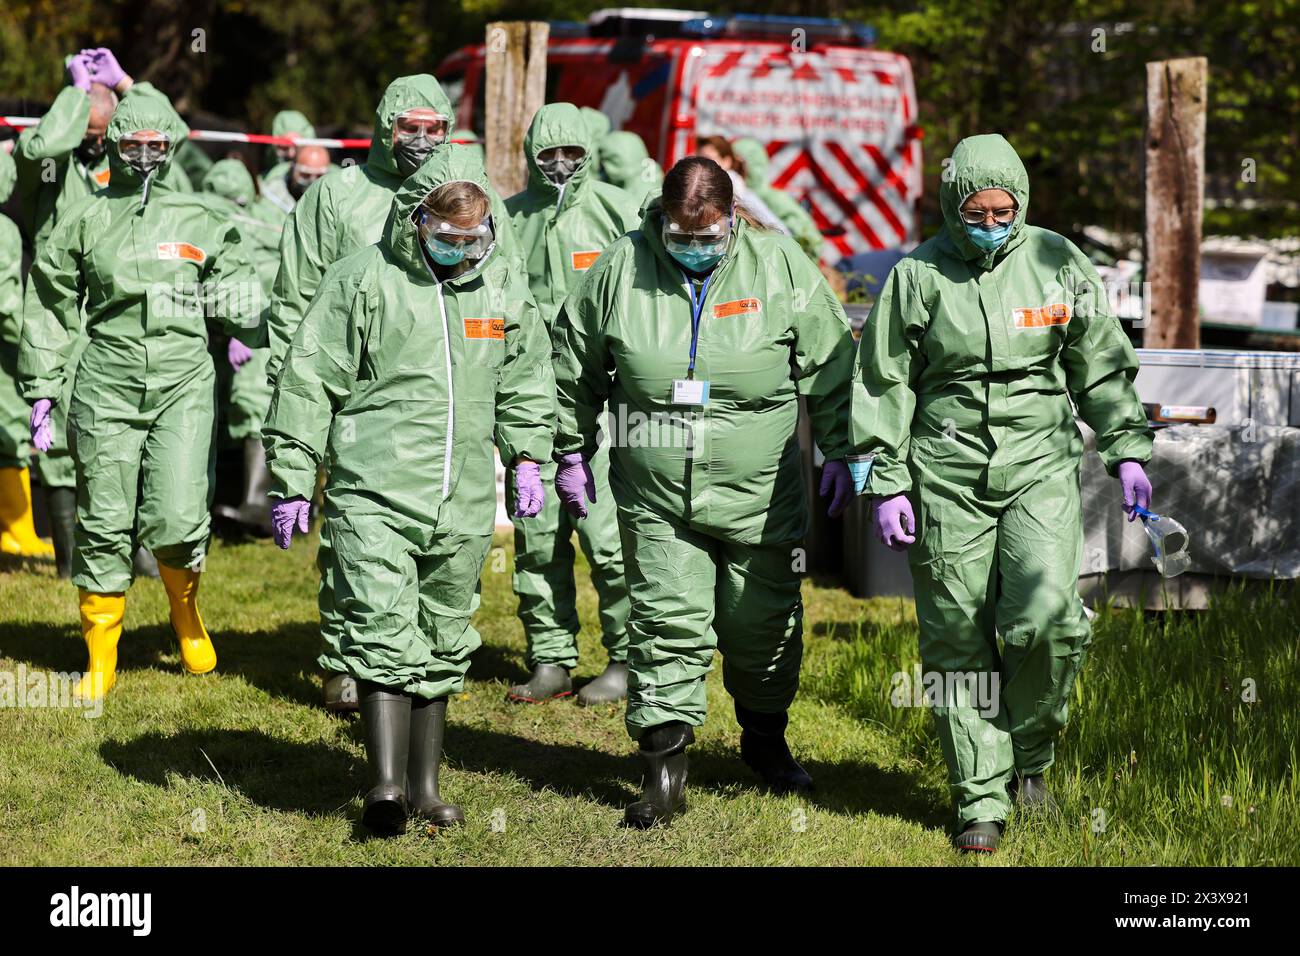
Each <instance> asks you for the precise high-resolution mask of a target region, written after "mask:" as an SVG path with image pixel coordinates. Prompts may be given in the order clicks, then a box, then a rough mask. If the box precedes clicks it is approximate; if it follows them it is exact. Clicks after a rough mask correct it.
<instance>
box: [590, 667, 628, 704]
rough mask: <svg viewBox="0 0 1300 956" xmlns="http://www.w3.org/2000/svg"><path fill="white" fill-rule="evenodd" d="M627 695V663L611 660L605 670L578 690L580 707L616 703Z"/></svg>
mask: <svg viewBox="0 0 1300 956" xmlns="http://www.w3.org/2000/svg"><path fill="white" fill-rule="evenodd" d="M626 697H627V664H626V663H623V662H617V663H616V662H615V661H610V662H609V666H608V667H606V668H605V672H604V673H603V674H601V675H600V676H599V677H597V678H596V679H595V680H593V681H592V682H591V683H589V684H587V685H586V686H585V687H583V688H582V690H580V691H578V706H579V707H595V706H596V705H597V704H616V703H618V702H619V701H620V700H623V699H624V698H626Z"/></svg>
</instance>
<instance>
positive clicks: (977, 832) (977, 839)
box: [952, 820, 1002, 853]
mask: <svg viewBox="0 0 1300 956" xmlns="http://www.w3.org/2000/svg"><path fill="white" fill-rule="evenodd" d="M1001 839H1002V824H1001V823H998V822H997V821H994V820H980V821H978V822H977V823H970V824H967V826H966V829H965V830H962V831H961V833H959V834H957V835H956V836H955V837H953V841H952V845H953V846H954V847H956V848H957V849H958V850H960V851H961V852H962V853H994V852H996V851H997V848H998V843H999V842H1000V841H1001Z"/></svg>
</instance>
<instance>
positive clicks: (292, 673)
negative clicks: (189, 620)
mask: <svg viewBox="0 0 1300 956" xmlns="http://www.w3.org/2000/svg"><path fill="white" fill-rule="evenodd" d="M212 643H213V644H214V645H215V646H216V649H217V672H218V673H221V674H227V675H230V674H236V675H238V676H240V677H242V678H244V679H245V680H246V681H248V682H249V683H250V684H252V685H254V686H255V687H258V688H260V689H261V690H264V691H265V692H266V693H268V694H271V695H273V696H276V697H281V698H284V699H285V700H289V701H292V702H294V703H298V704H304V705H308V706H316V705H317V704H318V703H319V702H320V699H321V689H320V688H321V685H320V677H319V674H318V668H317V666H316V657H317V655H318V654H320V650H321V643H320V635H319V632H318V631H317V626H316V624H315V622H310V623H308V622H302V623H294V624H285V625H282V626H280V627H277V628H275V629H273V630H260V631H237V632H233V633H230V634H222V633H220V632H215V633H214V634H213V635H212ZM178 653H179V651H178V649H177V646H176V635H175V634H174V633H173V632H172V629H171V628H170V627H169V626H166V625H160V624H150V625H145V626H143V627H127V628H124V629H123V632H122V639H121V640H120V641H119V642H118V651H117V669H118V672H119V673H122V672H129V671H132V670H143V669H146V668H154V669H158V670H176V671H177V672H178V673H179V670H180V665H179V664H178V663H177V662H176V660H175V657H176V655H177V654H178ZM0 654H3V655H4V656H5V657H10V658H13V659H14V660H20V661H26V662H27V664H28V665H29V666H30V667H34V668H41V669H45V670H53V671H62V672H68V671H80V670H81V669H82V668H84V667H85V665H86V645H85V644H84V643H83V642H82V639H81V637H80V636H79V635H78V636H77V637H75V638H74V637H71V636H70V634H69V629H68V627H67V626H66V625H57V624H20V625H5V626H3V627H2V628H0Z"/></svg>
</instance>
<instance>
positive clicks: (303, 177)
mask: <svg viewBox="0 0 1300 956" xmlns="http://www.w3.org/2000/svg"><path fill="white" fill-rule="evenodd" d="M328 172H329V167H328V166H294V167H293V169H292V170H291V171H290V176H291V177H292V179H293V181H294V182H295V183H297V184H298V185H299V186H310V185H311V184H312V183H314V182H315V181H316V180H318V179H320V178H321V177H322V176H324V175H325V174H326V173H328Z"/></svg>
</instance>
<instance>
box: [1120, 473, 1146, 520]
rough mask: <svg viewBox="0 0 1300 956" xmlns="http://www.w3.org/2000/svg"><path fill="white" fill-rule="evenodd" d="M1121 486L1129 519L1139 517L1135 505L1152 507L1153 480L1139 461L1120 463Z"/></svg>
mask: <svg viewBox="0 0 1300 956" xmlns="http://www.w3.org/2000/svg"><path fill="white" fill-rule="evenodd" d="M1119 486H1120V488H1121V489H1122V490H1123V492H1124V511H1125V512H1126V513H1127V514H1128V520H1129V521H1132V520H1133V519H1134V518H1136V517H1137V512H1135V511H1134V510H1133V506H1134V505H1137V506H1138V507H1140V508H1150V507H1151V480H1150V479H1149V478H1147V473H1146V471H1145V470H1144V469H1143V467H1142V466H1141V465H1139V464H1138V463H1137V462H1135V461H1121V462H1120V463H1119Z"/></svg>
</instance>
